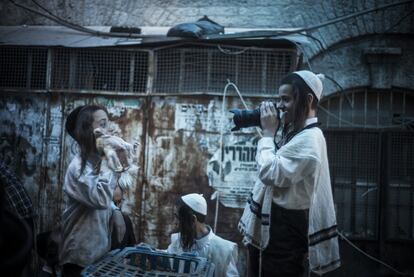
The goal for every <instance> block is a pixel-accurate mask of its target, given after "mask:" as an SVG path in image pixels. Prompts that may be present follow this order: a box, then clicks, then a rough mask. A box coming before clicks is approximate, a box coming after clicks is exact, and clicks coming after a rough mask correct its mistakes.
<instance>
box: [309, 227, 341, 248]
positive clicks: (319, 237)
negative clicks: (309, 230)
mask: <svg viewBox="0 0 414 277" xmlns="http://www.w3.org/2000/svg"><path fill="white" fill-rule="evenodd" d="M337 236H338V230H337V228H336V226H333V227H331V228H329V229H325V230H323V231H319V232H317V233H315V234H312V235H310V236H309V246H313V245H315V244H318V243H321V242H323V241H325V240H329V239H331V238H334V237H337Z"/></svg>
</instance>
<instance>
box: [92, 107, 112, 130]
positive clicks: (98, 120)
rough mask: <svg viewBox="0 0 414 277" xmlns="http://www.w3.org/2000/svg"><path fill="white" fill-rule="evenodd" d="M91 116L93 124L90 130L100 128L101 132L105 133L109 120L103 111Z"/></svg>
mask: <svg viewBox="0 0 414 277" xmlns="http://www.w3.org/2000/svg"><path fill="white" fill-rule="evenodd" d="M92 116H93V123H92V128H93V130H95V129H96V128H101V129H102V130H103V131H106V130H107V129H108V127H109V119H108V115H107V114H106V112H105V111H103V110H97V111H96V112H94V113H93V114H92Z"/></svg>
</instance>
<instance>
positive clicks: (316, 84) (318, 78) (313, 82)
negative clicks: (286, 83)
mask: <svg viewBox="0 0 414 277" xmlns="http://www.w3.org/2000/svg"><path fill="white" fill-rule="evenodd" d="M293 73H294V74H296V75H299V77H300V78H302V80H303V81H305V83H306V84H307V85H308V86H309V88H310V89H311V90H312V91H313V93H314V94H315V96H316V98H318V101H319V100H321V98H322V90H323V85H322V81H323V80H324V79H325V76H324V75H323V74H315V73H313V72H310V71H309V70H300V71H295V72H293Z"/></svg>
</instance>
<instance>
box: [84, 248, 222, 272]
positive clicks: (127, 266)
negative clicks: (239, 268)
mask: <svg viewBox="0 0 414 277" xmlns="http://www.w3.org/2000/svg"><path fill="white" fill-rule="evenodd" d="M213 274H214V264H212V263H210V262H208V261H207V259H206V258H202V257H198V256H196V255H193V254H190V253H185V254H182V255H176V254H170V253H167V252H165V251H162V250H153V249H151V248H149V247H147V246H136V247H126V248H124V249H116V250H113V251H111V252H110V253H108V254H107V255H106V256H105V257H104V258H102V259H101V260H100V261H98V262H96V263H95V264H92V265H90V266H87V267H86V268H85V269H84V270H83V271H82V274H81V276H83V277H97V276H99V277H113V276H125V277H144V276H145V277H146V276H152V277H181V276H192V277H212V276H213Z"/></svg>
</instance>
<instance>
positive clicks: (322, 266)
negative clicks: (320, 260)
mask: <svg viewBox="0 0 414 277" xmlns="http://www.w3.org/2000/svg"><path fill="white" fill-rule="evenodd" d="M340 265H341V260H340V259H338V260H334V261H332V262H330V263H329V264H326V265H321V266H318V267H314V268H312V269H311V270H312V271H315V272H317V271H321V270H325V269H327V268H328V267H335V268H336V267H338V266H340Z"/></svg>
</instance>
